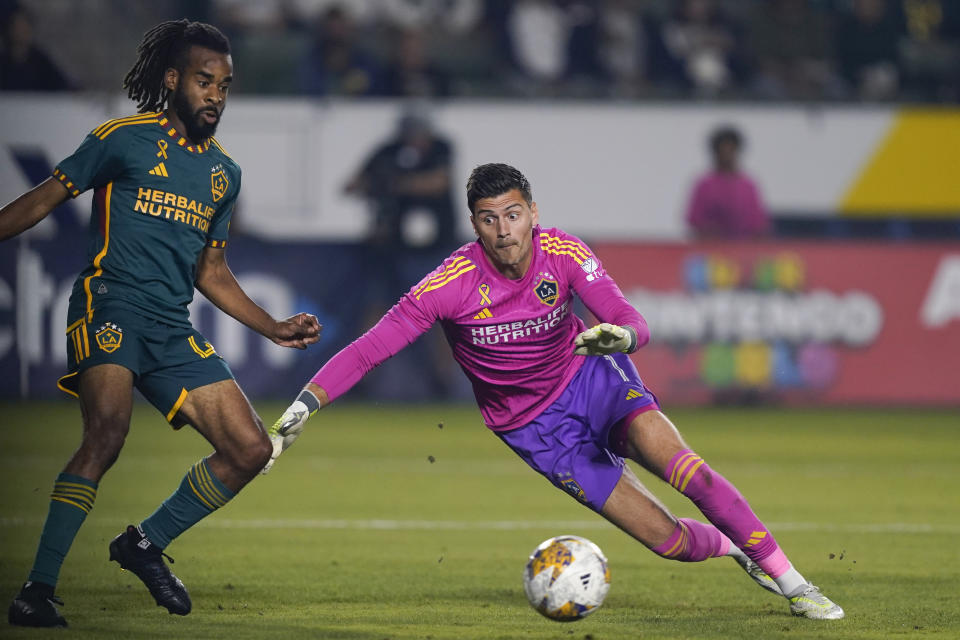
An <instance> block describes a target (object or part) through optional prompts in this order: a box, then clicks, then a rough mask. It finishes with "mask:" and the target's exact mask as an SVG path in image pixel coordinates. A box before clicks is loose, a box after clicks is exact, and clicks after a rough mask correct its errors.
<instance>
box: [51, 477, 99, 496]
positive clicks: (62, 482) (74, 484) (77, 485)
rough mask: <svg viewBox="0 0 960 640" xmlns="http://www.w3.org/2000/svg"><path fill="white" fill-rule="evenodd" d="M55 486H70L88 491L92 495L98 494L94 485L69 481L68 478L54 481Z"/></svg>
mask: <svg viewBox="0 0 960 640" xmlns="http://www.w3.org/2000/svg"><path fill="white" fill-rule="evenodd" d="M53 486H54V488H56V487H69V488H71V489H79V490H81V491H87V492H89V493H90V495H93V496H95V495H97V490H96V489H94V488H93V487H91V486H89V485H85V484H80V483H79V482H67V481H66V480H60V481H59V482H55V483H54V485H53Z"/></svg>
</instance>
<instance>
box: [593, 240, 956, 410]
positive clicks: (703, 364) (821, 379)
mask: <svg viewBox="0 0 960 640" xmlns="http://www.w3.org/2000/svg"><path fill="white" fill-rule="evenodd" d="M593 249H594V251H596V253H597V254H598V255H599V256H600V258H601V260H602V261H603V263H604V265H605V267H606V268H607V270H608V271H609V272H610V274H611V275H612V276H613V277H614V278H615V279H616V280H617V281H618V282H619V284H620V286H621V288H622V289H623V291H624V295H626V297H627V298H628V300H630V302H631V303H632V304H633V305H634V306H636V307H637V308H638V309H639V310H640V312H641V313H642V314H643V315H644V317H645V318H646V319H647V322H648V323H649V325H650V329H651V333H652V336H653V337H652V340H651V343H650V344H649V345H647V346H646V347H645V348H643V349H641V350H640V351H639V352H638V353H637V354H635V356H634V360H635V362H636V364H637V367H638V369H639V371H640V374H641V376H642V377H643V378H644V380H645V381H646V382H647V383H649V384H650V386H651V388H652V389H653V391H654V392H655V393H657V394H658V395H659V396H660V398H661V401H663V403H664V404H665V405H666V406H670V405H679V404H707V403H722V402H744V401H751V400H755V401H773V402H783V403H785V404H789V405H807V404H809V405H814V404H816V405H820V404H829V405H844V404H855V405H866V404H869V405H881V406H883V405H891V406H892V405H940V406H960V247H958V246H957V244H956V243H953V244H950V245H947V244H944V245H889V244H864V243H848V244H843V243H820V244H812V243H780V242H776V243H757V244H719V243H718V244H710V243H704V244H692V245H691V244H609V243H608V244H594V246H593Z"/></svg>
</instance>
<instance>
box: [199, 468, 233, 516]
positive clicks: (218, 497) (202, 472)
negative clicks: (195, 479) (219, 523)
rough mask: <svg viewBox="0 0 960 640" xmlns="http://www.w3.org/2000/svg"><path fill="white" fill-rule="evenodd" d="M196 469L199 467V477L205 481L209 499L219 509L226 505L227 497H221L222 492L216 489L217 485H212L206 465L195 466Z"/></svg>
mask: <svg viewBox="0 0 960 640" xmlns="http://www.w3.org/2000/svg"><path fill="white" fill-rule="evenodd" d="M197 467H199V471H200V476H201V477H202V478H203V480H205V481H206V482H205V486H207V487H209V493H210V497H211V498H214V499H215V500H216V501H218V502H219V503H220V506H221V507H222V506H223V505H225V504H227V501H228V498H227V496H225V495H223V492H222V491H220V489H218V488H217V485H216V484H215V483H214V481H213V478H212V477H211V473H210V470H209V469H207V465H205V464H203V463H202V462H201V463H200V464H198V465H197Z"/></svg>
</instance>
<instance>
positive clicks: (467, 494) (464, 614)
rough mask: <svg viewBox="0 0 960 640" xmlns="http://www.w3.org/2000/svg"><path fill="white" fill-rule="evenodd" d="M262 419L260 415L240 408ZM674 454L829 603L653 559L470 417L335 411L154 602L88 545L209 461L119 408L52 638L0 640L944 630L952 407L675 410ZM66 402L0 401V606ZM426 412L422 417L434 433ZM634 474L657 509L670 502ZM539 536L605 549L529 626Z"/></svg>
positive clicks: (949, 575)
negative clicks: (686, 458) (789, 602)
mask: <svg viewBox="0 0 960 640" xmlns="http://www.w3.org/2000/svg"><path fill="white" fill-rule="evenodd" d="M257 409H258V410H259V411H260V412H261V415H263V416H264V417H265V419H266V420H272V419H273V418H274V417H275V416H276V415H277V414H278V412H279V411H280V410H281V409H282V406H280V405H278V404H268V403H258V405H257ZM671 416H672V417H673V419H674V421H675V422H676V423H677V425H678V426H679V427H680V428H681V430H682V431H683V432H684V434H685V435H686V437H687V439H688V441H689V442H690V444H691V445H692V446H693V447H694V448H695V449H696V450H697V451H698V453H700V454H701V455H703V456H704V457H705V458H706V459H707V460H708V461H709V462H710V464H711V465H712V466H713V467H714V468H715V469H717V470H719V471H721V472H722V473H724V474H725V475H726V476H727V477H728V478H729V479H730V480H732V481H733V482H734V483H736V484H737V485H738V486H739V488H740V489H741V490H742V491H743V492H744V494H745V495H746V496H747V497H748V498H749V499H750V501H751V503H752V505H753V507H754V509H755V511H757V513H758V514H759V515H760V517H761V518H762V519H764V521H765V522H766V523H767V524H768V525H769V526H770V527H771V528H772V529H773V531H774V533H775V534H776V535H777V538H778V540H779V541H780V543H781V544H782V545H783V546H784V548H785V549H786V551H787V554H788V555H789V556H790V557H791V559H792V560H793V561H794V563H795V564H796V566H797V567H798V568H799V569H800V571H801V572H803V573H804V574H805V575H806V576H807V577H808V578H809V579H811V580H813V581H814V582H816V583H817V584H818V585H820V586H822V587H823V588H824V591H825V592H826V593H827V594H828V595H830V596H831V597H832V598H834V599H836V600H837V602H839V603H840V604H841V605H842V606H843V607H844V609H845V610H846V612H847V618H846V619H845V620H842V621H839V622H814V621H808V620H800V619H794V618H792V617H791V616H790V615H789V613H788V609H787V607H786V604H785V602H784V601H783V600H782V599H780V598H777V597H775V596H773V595H771V594H768V593H766V592H764V591H762V590H761V589H759V588H758V587H756V586H755V585H754V584H753V583H752V582H751V581H750V580H749V579H748V578H747V577H746V576H745V575H743V574H742V573H741V572H740V570H739V569H738V568H737V567H736V565H735V563H734V562H733V561H732V560H729V559H716V560H711V561H709V562H706V563H699V564H681V563H676V562H669V561H666V560H662V559H660V558H658V557H656V556H654V555H653V554H652V553H650V552H648V551H646V550H645V549H644V548H643V547H641V546H640V545H639V544H638V543H636V542H634V541H632V540H631V539H629V538H628V537H627V536H626V535H625V534H623V533H621V532H619V531H618V530H616V529H615V528H613V527H612V526H610V525H607V524H606V523H604V522H603V521H602V520H601V519H600V518H599V517H597V516H595V515H593V514H592V513H591V512H589V511H588V510H586V509H585V508H583V507H581V506H579V505H578V504H576V503H575V502H574V501H573V500H571V499H570V498H568V497H567V496H566V495H564V494H562V493H560V492H559V491H557V490H555V489H554V488H552V487H551V486H550V485H549V484H548V483H547V482H546V481H545V480H543V479H541V478H540V477H539V476H537V475H535V474H534V473H533V472H531V471H530V470H529V469H527V467H526V466H525V465H524V464H523V463H522V462H521V461H520V460H519V458H517V457H516V456H514V454H513V453H511V452H510V451H509V450H508V449H507V448H506V447H505V446H504V445H503V444H501V443H500V442H499V440H498V439H497V438H495V437H493V436H492V435H491V434H489V433H488V432H487V431H486V430H485V429H484V427H483V426H482V424H481V421H480V418H479V414H478V413H477V411H476V410H475V409H474V408H472V407H460V406H415V407H406V406H360V405H352V406H351V405H344V406H335V407H332V408H330V409H329V410H327V411H325V412H323V413H322V414H321V415H319V416H318V417H316V418H314V419H313V420H312V421H311V423H310V424H309V425H308V427H307V432H306V433H305V435H304V436H303V437H301V438H300V440H299V441H298V442H297V444H296V446H294V447H293V448H292V449H290V450H289V451H288V452H287V453H286V454H284V456H283V457H282V458H281V459H280V461H279V462H278V464H277V466H276V468H275V469H274V471H273V472H271V474H270V475H268V476H263V477H260V478H258V479H257V480H255V481H254V482H253V483H252V484H251V485H250V486H249V487H247V488H246V489H245V490H244V492H243V493H242V494H241V495H240V496H239V497H238V498H237V499H236V500H234V501H233V502H232V503H230V504H229V505H227V507H225V508H224V509H222V510H221V511H220V512H218V513H216V514H214V515H213V516H212V517H210V518H208V519H207V520H206V521H204V522H202V523H201V524H200V525H198V526H197V527H195V528H194V529H193V530H191V531H189V532H187V533H186V534H185V535H184V536H182V537H181V538H180V539H178V540H176V541H175V542H174V543H173V544H172V545H171V546H170V548H169V549H168V551H169V552H170V554H171V555H172V556H173V557H174V558H176V565H175V566H174V567H173V568H174V571H175V572H176V573H177V575H178V576H180V578H182V579H183V581H184V582H185V583H186V585H187V587H188V588H189V589H190V593H191V596H192V598H193V612H192V613H191V614H190V615H189V616H187V617H183V618H181V617H177V616H171V615H168V614H167V613H166V611H164V610H162V609H158V608H157V607H156V606H154V604H153V600H152V598H150V596H149V594H148V593H147V591H146V589H145V588H144V587H143V586H142V585H141V584H140V582H139V581H138V580H137V579H136V578H135V577H134V576H133V575H131V574H129V573H126V572H121V571H120V570H119V568H118V567H117V565H116V564H113V563H109V562H107V544H108V542H109V540H110V539H111V538H112V537H113V536H114V535H116V534H117V533H118V532H119V531H120V530H121V529H122V528H123V526H124V525H126V524H127V523H130V522H139V520H141V519H142V518H143V517H145V516H146V515H148V514H149V513H150V512H152V511H153V509H154V508H155V507H156V506H157V504H159V502H160V501H161V500H163V499H164V498H165V497H166V496H167V495H168V494H169V493H170V492H171V491H172V490H173V488H174V487H175V486H176V485H177V484H178V483H179V482H180V479H181V478H182V476H183V473H184V472H185V471H186V469H187V468H188V467H189V466H190V465H191V464H192V463H193V462H194V461H196V460H197V459H198V458H199V457H201V456H203V455H206V453H208V449H207V445H206V443H205V442H204V441H203V440H202V439H201V438H200V437H199V436H198V435H197V434H196V433H194V432H192V431H189V430H184V431H182V432H177V433H174V432H171V430H170V429H169V428H168V427H167V426H166V425H165V423H164V421H163V419H162V418H161V417H160V416H159V415H157V414H156V413H155V412H154V411H153V410H152V409H151V408H149V407H148V406H146V405H138V406H137V408H136V410H135V416H134V424H133V428H132V430H131V433H130V436H129V438H128V440H127V444H126V448H125V450H124V452H123V454H122V455H121V457H120V460H119V461H118V462H117V464H116V465H115V466H114V468H113V469H112V470H111V471H110V473H109V474H108V475H107V476H106V478H105V480H104V482H103V483H102V484H101V486H100V491H99V495H98V498H97V503H96V507H95V508H94V510H93V512H92V513H91V515H90V517H89V518H88V519H87V522H86V524H85V525H84V528H83V529H82V530H81V532H80V535H79V536H78V538H77V540H76V542H75V543H74V546H73V549H72V550H71V553H70V555H69V557H68V559H67V561H66V564H65V565H64V569H63V573H62V575H61V581H60V585H59V588H58V593H59V595H60V596H61V597H62V598H63V599H64V600H65V602H66V606H65V607H63V608H62V612H63V613H64V614H65V616H66V617H67V620H68V621H69V623H70V629H68V630H67V631H65V632H64V631H59V632H51V631H38V630H30V629H19V628H13V627H9V626H6V624H5V623H4V624H2V625H0V637H2V638H39V637H47V636H54V635H56V636H57V637H65V638H230V639H231V640H237V639H241V638H284V639H287V640H290V639H294V638H347V639H370V640H384V639H388V638H389V639H401V638H434V639H439V638H456V639H458V640H467V639H470V638H505V639H512V638H534V639H536V638H544V639H546V638H571V639H574V640H585V639H592V640H608V639H612V638H754V639H765V638H888V637H891V636H896V637H914V636H917V637H944V638H947V637H950V638H956V637H960V598H958V589H960V545H958V544H957V542H958V536H960V417H958V415H957V413H955V412H954V413H950V412H934V411H879V410H877V411H852V410H845V411H812V410H805V411H796V410H776V409H764V410H732V409H724V410H698V411H695V410H676V411H673V412H671ZM78 418H79V410H78V408H77V407H76V405H75V404H71V403H65V404H39V403H30V404H19V403H6V404H0V483H2V486H3V492H2V496H0V539H2V544H0V598H3V599H5V600H3V604H4V605H5V604H6V602H7V601H8V600H9V598H10V597H12V596H13V595H14V593H15V592H16V591H17V589H18V588H19V586H20V583H21V582H22V581H23V579H24V578H25V576H26V574H27V572H28V570H29V568H30V564H31V561H32V559H33V553H34V549H35V544H36V538H37V536H38V535H39V531H40V528H41V525H42V522H43V517H44V516H45V514H46V509H47V495H48V493H49V490H50V488H51V486H52V482H53V479H54V477H55V475H56V473H57V472H58V471H59V470H60V468H61V467H62V465H63V463H64V462H65V460H66V459H67V457H68V456H69V455H70V452H71V451H72V450H73V448H74V447H75V446H76V445H77V443H78V440H79V431H80V430H79V426H78ZM440 423H442V425H443V426H442V428H440V427H439V426H438V425H439V424H440ZM640 473H641V478H642V479H644V481H645V482H647V484H648V486H650V487H651V488H653V489H654V491H655V492H656V493H657V494H658V495H659V496H661V497H662V498H663V499H664V501H665V502H666V503H667V504H668V505H669V506H670V507H671V509H673V510H674V511H675V512H676V513H677V514H679V515H688V516H693V515H695V514H696V511H695V509H694V507H693V506H692V505H691V504H689V503H688V502H687V501H686V500H685V499H684V498H683V497H682V496H679V495H676V494H673V493H672V490H671V489H670V488H669V487H668V486H666V485H665V484H664V483H662V482H660V481H659V480H656V479H654V478H653V477H651V476H650V475H649V474H646V473H645V472H642V471H641V472H640ZM561 533H573V534H579V535H583V536H586V537H588V538H590V539H592V540H593V541H594V542H596V543H597V544H599V545H600V547H601V548H602V549H603V550H604V552H605V553H606V555H607V557H608V558H609V560H610V566H611V572H612V577H613V584H612V587H611V590H610V594H609V596H608V598H607V601H606V603H605V604H604V606H603V608H601V609H600V610H599V611H598V612H596V613H595V614H594V615H593V616H591V617H590V618H587V619H586V620H583V621H580V622H577V623H568V624H561V623H555V622H551V621H549V620H546V619H545V618H542V617H541V616H540V615H539V614H537V613H536V612H534V611H533V610H532V609H531V608H530V607H529V606H528V605H527V603H526V600H525V598H524V596H523V590H522V586H521V582H520V575H521V571H522V569H523V565H524V562H525V560H526V557H527V555H528V554H529V552H530V551H531V550H532V549H533V548H534V547H535V546H536V545H537V544H538V543H539V542H541V541H542V540H544V539H546V538H548V537H550V536H553V535H557V534H561Z"/></svg>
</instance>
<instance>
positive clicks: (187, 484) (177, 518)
mask: <svg viewBox="0 0 960 640" xmlns="http://www.w3.org/2000/svg"><path fill="white" fill-rule="evenodd" d="M234 495H235V494H234V492H233V491H231V490H230V489H228V488H227V487H226V486H225V485H224V484H223V483H222V482H220V480H219V478H217V476H216V475H214V473H213V471H211V469H210V465H209V464H208V462H207V460H206V459H203V460H201V461H200V462H198V463H197V464H195V465H193V466H192V467H191V468H190V470H189V471H188V472H187V475H186V476H184V478H183V480H182V481H181V482H180V486H179V487H178V488H177V490H176V491H174V492H173V494H171V495H170V497H169V498H167V499H166V500H164V501H163V504H161V505H160V507H159V508H158V509H157V510H156V511H155V512H154V513H153V514H152V515H151V516H150V517H149V518H147V519H146V520H144V521H143V522H142V523H141V525H140V527H141V529H142V530H143V533H144V534H145V535H146V536H147V538H148V539H149V540H150V542H151V543H153V544H154V545H156V546H157V547H158V548H160V549H165V548H166V546H167V545H168V544H170V542H171V541H172V540H173V539H174V538H176V537H177V536H179V535H180V534H181V533H183V532H184V531H186V530H187V529H189V528H190V527H192V526H193V525H195V524H196V523H197V522H199V521H200V520H202V519H203V518H205V517H207V516H208V515H210V514H211V513H213V512H214V511H216V510H217V509H219V508H220V507H222V506H223V505H225V504H226V503H227V502H228V501H229V500H230V499H231V498H233V496H234Z"/></svg>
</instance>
